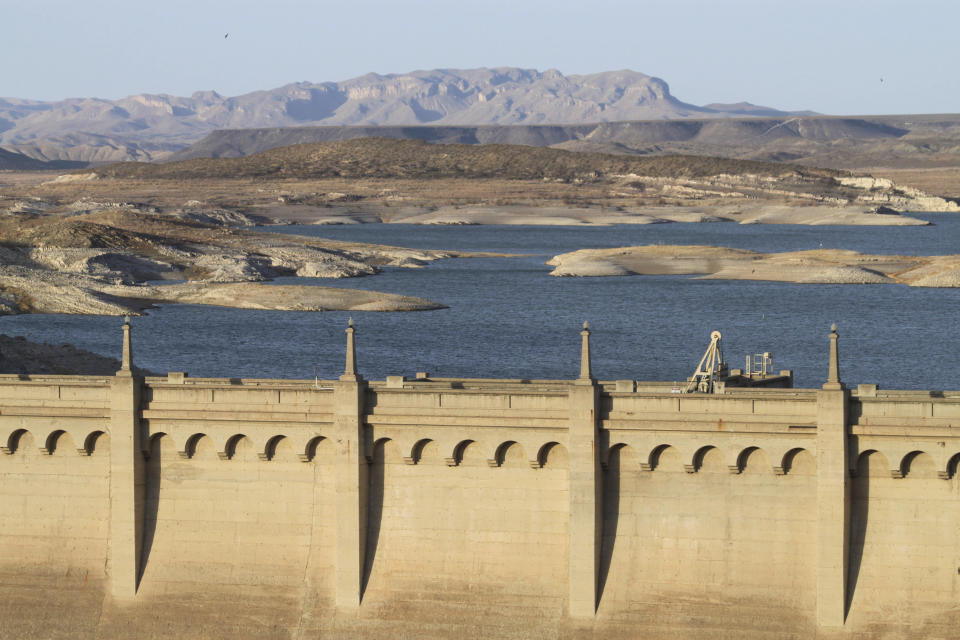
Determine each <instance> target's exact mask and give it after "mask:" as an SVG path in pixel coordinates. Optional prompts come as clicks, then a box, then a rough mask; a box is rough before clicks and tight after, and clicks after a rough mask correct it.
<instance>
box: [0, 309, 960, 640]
mask: <svg viewBox="0 0 960 640" xmlns="http://www.w3.org/2000/svg"><path fill="white" fill-rule="evenodd" d="M354 331H355V330H354V328H353V327H352V326H350V327H348V328H347V336H346V349H345V353H346V356H345V368H344V373H343V375H342V376H340V378H339V379H337V380H329V381H324V380H253V379H204V378H191V377H189V376H188V375H186V374H184V373H171V374H168V375H167V376H165V377H142V376H140V375H139V374H138V371H137V369H136V367H135V366H134V365H133V357H132V354H131V345H132V338H131V329H130V326H129V324H125V325H124V333H123V359H122V366H121V369H120V370H119V371H118V372H117V374H116V375H115V376H107V377H103V376H99V377H98V376H47V375H44V376H39V375H37V376H33V375H21V376H9V375H5V376H0V638H4V639H41V638H42V639H45V640H46V639H61V638H62V639H66V638H70V639H114V638H130V639H133V638H137V639H143V638H190V639H196V638H203V639H221V638H222V639H224V640H226V639H231V640H236V639H241V638H257V639H264V638H268V639H274V638H276V639H281V638H282V639H306V638H358V639H359V638H364V639H366V638H438V639H439V638H451V637H460V638H484V639H490V638H503V639H508V638H544V639H546V638H570V639H580V638H584V639H588V638H589V639H593V638H598V639H599V638H604V639H609V638H613V639H617V638H624V639H626V638H645V639H646V638H690V637H701V638H731V639H732V638H737V639H740V638H756V639H761V638H763V639H766V638H769V639H778V640H780V639H784V638H797V639H801V638H803V639H808V638H809V639H813V638H818V639H819V638H857V639H866V638H878V637H882V638H907V637H910V638H954V637H956V636H957V633H958V632H957V629H958V624H960V607H958V601H960V535H958V534H960V480H958V478H957V462H958V460H960V391H958V392H942V391H894V390H880V389H878V388H877V387H876V386H874V385H860V386H859V387H857V388H856V389H848V388H847V387H846V385H845V384H844V383H843V382H842V380H841V377H840V370H841V368H840V362H841V359H840V350H839V348H838V344H839V337H838V334H837V332H836V331H835V330H833V331H831V332H830V334H829V336H828V337H827V339H825V340H824V371H825V373H826V374H827V375H826V380H825V382H824V384H823V385H822V387H820V388H816V389H793V388H762V387H736V386H731V385H726V386H723V385H718V386H717V388H715V389H713V392H712V393H675V392H674V390H673V389H671V388H670V385H669V384H656V383H645V382H637V381H598V380H597V379H596V378H595V377H594V375H593V372H592V369H591V366H590V332H589V330H588V329H586V328H585V329H584V331H582V332H581V343H582V355H581V362H580V374H579V376H578V378H577V379H575V380H490V379H436V378H428V377H418V378H417V379H414V380H407V379H404V378H403V377H400V376H396V377H393V376H391V377H388V378H387V379H386V380H379V381H366V380H364V379H363V378H362V376H361V375H360V374H359V373H358V369H357V364H356V358H355V355H354V353H355V348H354V339H355V333H354ZM361 337H362V336H361Z"/></svg>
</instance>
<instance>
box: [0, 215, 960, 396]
mask: <svg viewBox="0 0 960 640" xmlns="http://www.w3.org/2000/svg"><path fill="white" fill-rule="evenodd" d="M921 217H925V218H926V219H928V220H931V221H933V222H934V226H928V227H899V228H898V227H829V226H820V227H815V226H794V225H738V224H734V223H711V224H679V223H673V224H656V225H637V226H632V225H618V226H610V227H589V226H587V227H533V226H418V225H382V224H372V225H344V226H291V227H272V228H269V230H270V231H275V232H285V233H298V234H303V235H312V236H320V237H325V238H331V239H337V240H351V241H359V242H373V243H380V244H392V245H397V246H406V247H418V248H433V249H460V250H469V251H492V252H506V253H521V254H524V255H523V257H516V258H474V259H457V260H443V261H439V262H435V263H433V264H431V265H429V266H427V267H425V268H422V269H387V270H385V271H384V273H382V274H380V275H377V276H372V277H366V278H350V279H345V280H318V279H313V280H305V279H302V278H284V279H281V280H278V281H277V282H285V283H300V284H320V285H326V286H336V287H345V288H356V289H373V290H377V291H385V292H390V293H399V294H406V295H414V296H421V297H424V298H428V299H431V300H434V301H437V302H440V303H443V304H446V305H448V306H449V307H450V308H448V309H443V310H438V311H427V312H415V313H373V312H359V313H358V312H353V313H348V312H326V313H298V312H279V311H255V310H237V309H226V308H217V307H203V306H192V305H164V306H161V307H158V308H156V309H151V310H149V311H148V312H147V314H148V315H147V316H146V317H143V318H136V319H134V321H133V322H134V358H135V361H136V362H137V364H138V365H140V366H142V367H145V368H147V369H150V370H152V371H156V372H166V371H187V372H189V374H190V375H191V376H195V377H205V376H214V377H250V378H253V377H256V378H312V377H314V375H319V376H320V377H321V378H331V377H336V376H337V375H339V374H340V373H341V372H342V367H343V345H344V332H343V329H344V328H345V326H346V323H347V318H348V317H349V316H353V318H354V321H355V322H356V325H357V329H358V331H357V354H358V355H357V358H358V362H359V367H360V371H361V373H362V374H364V376H365V377H367V378H368V379H376V378H380V379H382V378H383V377H384V376H386V375H400V374H403V375H408V376H413V375H414V373H415V372H417V371H427V372H429V373H431V374H433V375H436V376H446V377H450V376H464V377H509V378H574V377H576V375H577V373H578V367H579V363H578V358H579V348H580V337H579V333H578V332H579V330H580V327H581V325H582V323H583V321H585V320H588V321H589V322H590V325H591V329H592V330H593V336H592V347H593V367H594V372H595V374H596V375H597V376H598V377H599V378H601V379H606V380H612V379H627V378H634V379H644V380H683V379H685V378H686V377H687V376H689V375H690V374H691V373H692V372H693V370H694V368H695V367H696V365H697V363H698V361H699V359H700V356H701V355H702V354H703V351H704V349H705V348H706V347H707V344H708V342H709V336H710V332H711V331H713V330H715V329H717V330H720V331H721V332H722V333H723V349H724V354H725V356H726V360H727V362H728V363H729V364H730V365H731V366H732V367H741V366H743V363H744V359H745V356H746V354H748V353H755V352H763V351H770V352H772V353H773V355H774V368H775V369H778V370H779V369H793V370H794V373H795V375H796V384H797V386H801V387H815V386H819V385H820V384H822V383H823V381H824V380H825V378H826V367H827V334H828V331H829V327H830V324H831V323H834V322H835V323H837V324H838V325H839V328H840V355H841V377H842V379H843V380H844V381H845V382H847V384H848V385H856V384H857V383H875V384H880V385H881V387H882V388H894V389H960V379H957V378H955V377H954V375H953V374H954V373H956V372H957V367H956V362H957V356H956V354H955V353H954V352H953V349H954V348H955V345H956V336H957V333H958V328H960V321H958V318H960V289H923V288H912V287H907V286H901V285H801V284H787V283H772V282H744V281H719V280H700V279H697V278H696V277H695V276H628V277H608V278H554V277H551V276H549V275H548V274H549V272H550V269H551V268H550V267H549V266H547V265H545V264H544V262H545V261H546V260H547V259H549V258H550V257H551V256H553V255H556V254H558V253H563V252H566V251H572V250H575V249H582V248H595V247H617V246H630V245H639V244H651V243H662V244H712V245H722V246H728V247H737V248H744V249H753V250H758V251H792V250H803V249H816V248H819V247H821V246H822V247H824V248H842V249H854V250H857V251H861V252H869V253H884V254H904V255H939V254H953V253H957V247H958V241H960V217H958V216H955V215H950V214H935V215H928V216H921ZM120 322H121V321H120V319H118V318H112V317H96V316H53V315H25V316H7V317H4V318H2V320H0V331H2V332H3V333H7V334H10V335H23V336H26V337H28V338H30V339H32V340H38V341H41V342H50V343H53V344H59V343H62V342H70V343H73V344H75V345H77V346H79V347H82V348H85V349H89V350H91V351H95V352H98V353H102V354H106V355H112V356H115V357H118V356H119V349H120V336H121V332H120Z"/></svg>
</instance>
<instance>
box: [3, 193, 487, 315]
mask: <svg viewBox="0 0 960 640" xmlns="http://www.w3.org/2000/svg"><path fill="white" fill-rule="evenodd" d="M234 222H236V223H238V224H242V223H243V220H234ZM17 245H20V246H17ZM460 255H468V254H461V253H458V252H451V251H424V250H417V249H404V248H400V247H388V246H381V245H365V244H360V243H337V242H332V241H326V240H319V239H312V238H305V237H297V236H286V235H282V234H275V233H262V232H252V231H248V230H243V229H230V228H224V227H215V226H209V225H204V224H200V223H198V222H196V221H195V220H192V219H184V218H182V217H177V216H167V215H164V214H160V213H148V212H145V211H143V210H140V209H138V208H136V207H132V206H131V207H117V208H113V209H111V210H108V211H99V212H97V213H86V214H81V215H77V216H67V217H63V216H60V215H46V214H37V213H21V214H8V215H7V216H6V218H0V315H2V314H13V313H83V314H98V315H124V314H132V313H139V312H140V311H142V310H143V309H144V308H146V307H148V306H150V305H151V304H154V303H157V302H168V303H190V304H211V305H219V306H233V307H238V308H250V309H287V310H298V311H324V310H331V309H344V310H367V311H415V310H422V309H437V308H442V305H440V304H438V303H435V302H432V301H429V300H425V299H422V298H412V297H408V296H397V295H391V294H384V293H378V292H371V291H358V290H352V289H343V288H328V287H317V286H300V285H285V286H273V285H272V286H261V285H258V284H253V283H256V282H260V281H263V280H270V279H272V278H276V277H280V276H300V277H309V278H346V277H355V276H363V275H372V274H375V273H378V272H379V270H380V269H381V268H382V267H384V266H396V267H408V268H413V267H420V266H423V265H424V264H427V263H428V262H430V261H432V260H436V259H441V258H450V257H456V256H460ZM162 280H170V281H177V280H179V281H183V280H187V282H180V283H176V284H174V283H171V284H167V285H158V284H155V283H154V284H147V283H151V282H155V281H162Z"/></svg>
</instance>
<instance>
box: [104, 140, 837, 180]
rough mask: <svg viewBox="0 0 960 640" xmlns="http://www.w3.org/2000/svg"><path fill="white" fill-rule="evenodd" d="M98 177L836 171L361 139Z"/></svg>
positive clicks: (134, 166) (122, 167)
mask: <svg viewBox="0 0 960 640" xmlns="http://www.w3.org/2000/svg"><path fill="white" fill-rule="evenodd" d="M88 171H91V172H94V173H96V174H97V175H98V176H101V177H109V178H139V179H144V178H154V179H157V178H159V179H174V180H192V179H197V178H245V177H260V178H268V177H269V178H288V177H296V178H307V179H309V178H354V179H358V178H401V179H402V178H408V179H409V178H415V179H418V180H427V179H432V178H470V179H478V178H479V179H485V178H497V179H500V180H544V179H547V180H559V181H575V180H584V179H587V180H589V179H595V178H602V177H609V176H614V175H624V174H636V175H643V176H652V177H665V178H666V177H669V178H696V177H704V176H713V175H718V174H724V173H725V174H753V175H760V176H782V175H785V174H791V173H796V174H800V175H804V176H809V177H814V176H816V177H832V176H835V175H838V174H839V173H840V172H837V171H833V170H827V169H813V168H809V167H801V166H799V165H789V164H773V163H765V162H754V161H750V160H733V159H729V158H712V157H707V156H658V157H642V158H637V157H631V156H622V155H613V154H606V153H584V152H572V151H563V150H560V149H550V148H544V147H527V146H521V145H503V144H490V145H461V144H430V143H427V142H423V141H421V140H391V139H387V138H362V139H357V140H347V141H342V142H323V143H314V144H301V145H294V146H290V147H281V148H278V149H271V150H269V151H264V152H263V153H258V154H255V155H252V156H246V157H242V158H198V159H195V160H184V161H182V162H171V163H168V164H146V163H123V164H114V165H109V166H106V167H99V168H96V169H90V170H88Z"/></svg>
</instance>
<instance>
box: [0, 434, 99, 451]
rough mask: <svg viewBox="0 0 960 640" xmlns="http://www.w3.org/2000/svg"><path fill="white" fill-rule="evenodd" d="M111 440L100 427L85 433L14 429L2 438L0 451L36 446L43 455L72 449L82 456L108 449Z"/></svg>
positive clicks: (20, 449)
mask: <svg viewBox="0 0 960 640" xmlns="http://www.w3.org/2000/svg"><path fill="white" fill-rule="evenodd" d="M109 442H110V436H109V435H108V434H107V432H106V431H104V430H99V429H98V430H96V431H91V432H89V433H85V434H84V433H82V432H81V433H80V434H78V433H76V432H72V433H71V432H70V431H67V430H65V429H54V430H53V431H50V432H49V433H47V434H46V435H40V434H35V433H33V432H31V431H30V430H29V429H14V430H13V431H12V432H10V433H9V434H8V435H7V437H6V438H4V439H2V440H0V453H3V454H6V455H14V454H16V453H20V452H25V451H26V450H27V449H28V448H30V447H36V449H37V450H38V451H39V452H40V453H41V454H42V455H47V456H52V455H54V454H64V453H66V452H71V451H72V452H76V453H77V454H79V455H81V456H91V455H94V454H98V453H101V452H103V451H106V450H107V447H108V445H109Z"/></svg>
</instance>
